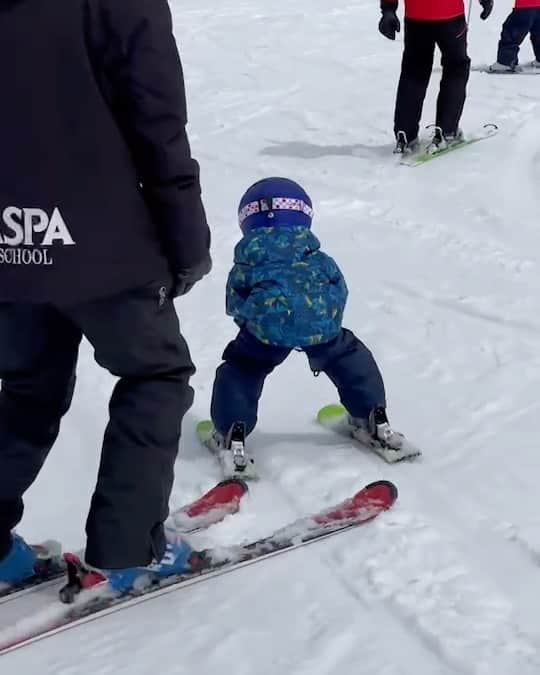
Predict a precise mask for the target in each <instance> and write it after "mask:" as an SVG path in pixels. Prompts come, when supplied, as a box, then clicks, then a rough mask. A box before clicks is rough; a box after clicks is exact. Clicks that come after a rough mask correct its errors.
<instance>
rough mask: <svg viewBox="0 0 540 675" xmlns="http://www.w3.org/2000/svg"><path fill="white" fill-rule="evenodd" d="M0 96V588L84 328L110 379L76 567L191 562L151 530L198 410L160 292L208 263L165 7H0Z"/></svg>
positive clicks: (185, 283) (111, 575)
mask: <svg viewBox="0 0 540 675" xmlns="http://www.w3.org/2000/svg"><path fill="white" fill-rule="evenodd" d="M24 45H26V46H27V48H23V46H24ZM15 55H16V56H15ZM15 58H16V66H14V59H15ZM0 89H1V91H2V95H3V97H4V104H3V105H2V106H0V147H1V148H2V156H3V158H4V161H3V162H2V165H1V167H0V378H1V380H2V391H1V393H0V583H6V584H17V583H19V582H21V581H23V580H25V579H27V578H29V577H32V576H33V575H34V571H35V566H36V564H37V561H36V552H35V550H34V548H32V547H31V546H29V545H28V544H27V543H26V542H25V541H24V539H22V538H21V537H20V536H18V535H15V534H13V528H14V527H15V526H16V525H17V524H18V523H19V521H20V520H21V518H22V513H23V500H22V498H23V495H24V493H25V492H26V490H27V489H28V488H29V487H30V485H31V484H32V483H33V482H34V480H35V479H36V477H37V475H38V473H39V471H40V470H41V467H42V465H43V462H44V461H45V459H46V458H47V455H48V453H49V451H50V450H51V448H52V446H53V444H54V442H55V440H56V437H57V435H58V433H59V429H60V421H61V418H62V416H63V415H64V414H65V413H66V412H67V410H68V409H69V407H70V404H71V399H72V396H73V390H74V385H75V370H76V365H77V353H78V349H79V344H80V342H81V339H82V337H83V335H84V336H85V337H86V338H87V339H88V341H89V342H90V343H91V344H92V347H93V348H94V350H95V357H96V360H97V361H98V362H99V364H100V365H101V366H103V367H104V368H106V369H108V370H109V371H110V372H111V373H112V374H114V375H115V376H117V377H118V378H119V380H118V383H117V384H116V387H115V389H114V393H113V396H112V399H111V403H110V408H109V411H110V421H109V424H108V426H107V430H106V433H105V437H104V441H103V447H102V454H101V463H100V468H99V474H98V480H97V485H96V489H95V492H94V495H93V498H92V503H91V506H90V512H89V515H88V519H87V523H86V533H87V546H86V561H87V562H88V563H89V564H90V565H92V566H94V567H96V568H99V569H101V570H104V571H105V577H106V578H108V579H109V580H110V583H111V585H112V586H113V587H114V588H117V589H125V588H129V587H130V585H131V584H132V583H133V582H134V580H135V579H136V578H137V577H138V576H141V575H148V574H149V573H150V572H149V570H148V568H147V566H148V565H150V564H152V567H151V574H152V575H157V576H165V575H168V574H172V573H176V572H179V571H182V570H183V569H185V566H186V560H187V558H188V556H189V554H190V548H189V546H188V544H186V543H185V542H184V541H183V540H180V539H179V538H177V537H176V536H175V534H174V533H172V535H171V536H170V537H167V536H166V532H165V527H164V521H165V519H166V518H167V515H168V499H169V495H170V491H171V487H172V483H173V477H174V476H173V470H174V463H175V460H176V456H177V453H178V441H179V438H180V429H181V422H182V417H183V415H184V413H185V412H186V411H187V410H188V409H189V407H190V406H191V404H192V401H193V390H192V388H191V387H190V386H189V380H190V377H191V375H192V374H193V372H194V366H193V363H192V362H191V358H190V354H189V350H188V347H187V345H186V343H185V341H184V339H183V337H182V335H181V333H180V330H179V325H178V317H177V315H176V312H175V308H174V304H173V297H174V296H178V295H183V294H184V293H186V292H188V291H189V289H190V288H191V287H192V286H193V285H194V284H195V283H197V282H198V281H199V280H200V279H201V278H202V277H203V276H204V275H205V274H207V273H208V272H209V271H210V267H211V261H210V255H209V245H210V233H209V229H208V225H207V223H206V217H205V214H204V209H203V205H202V201H201V194H200V192H201V190H200V184H199V171H198V165H197V163H196V162H195V161H194V160H193V159H192V157H191V153H190V148H189V143H188V138H187V135H186V130H185V125H186V102H185V92H184V84H183V78H182V70H181V65H180V61H179V57H178V51H177V48H176V43H175V40H174V37H173V33H172V21H171V14H170V10H169V7H168V4H167V1H166V0H152V1H151V2H149V1H148V0H131V1H130V2H117V1H116V0H80V1H78V2H73V0H56V1H55V2H53V3H51V2H49V1H48V0H33V1H32V2H27V1H24V0H10V1H9V2H2V3H1V7H0ZM7 101H9V104H8V105H7V104H6V102H7ZM30 102H33V103H30ZM72 479H73V477H71V476H65V480H66V481H70V480H72ZM59 490H61V485H60V484H59V485H57V486H56V490H55V491H59ZM68 508H69V505H67V504H66V509H68Z"/></svg>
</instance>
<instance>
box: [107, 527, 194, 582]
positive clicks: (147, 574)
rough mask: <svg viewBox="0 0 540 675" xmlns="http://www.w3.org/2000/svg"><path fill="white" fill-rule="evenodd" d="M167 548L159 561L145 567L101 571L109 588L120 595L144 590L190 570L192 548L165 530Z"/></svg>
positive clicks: (173, 533) (171, 531) (182, 539)
mask: <svg viewBox="0 0 540 675" xmlns="http://www.w3.org/2000/svg"><path fill="white" fill-rule="evenodd" d="M166 537H167V547H166V549H165V555H164V556H163V558H162V559H161V560H160V561H155V562H152V563H151V564H150V565H148V566H147V567H126V568H124V569H118V570H103V574H104V576H105V577H106V579H107V581H108V582H109V586H110V587H111V588H112V589H113V590H115V591H118V592H120V593H125V592H128V591H131V590H136V589H137V588H144V587H145V586H147V585H148V584H149V583H151V582H152V581H155V580H156V579H158V580H159V579H162V578H166V577H170V576H173V575H175V574H182V573H184V572H188V571H189V570H190V569H191V566H190V558H191V556H192V553H193V548H192V547H191V546H190V545H189V544H188V543H187V541H186V540H185V539H184V538H183V537H181V536H180V535H179V534H178V532H176V530H174V529H171V528H167V529H166Z"/></svg>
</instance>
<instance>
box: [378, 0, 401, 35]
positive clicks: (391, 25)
mask: <svg viewBox="0 0 540 675" xmlns="http://www.w3.org/2000/svg"><path fill="white" fill-rule="evenodd" d="M381 10H382V17H381V20H380V21H379V32H380V33H382V34H383V35H384V37H385V38H388V39H389V40H395V39H396V33H399V31H400V30H401V24H400V23H399V19H398V15H397V13H396V11H397V2H396V3H386V2H384V0H383V2H381Z"/></svg>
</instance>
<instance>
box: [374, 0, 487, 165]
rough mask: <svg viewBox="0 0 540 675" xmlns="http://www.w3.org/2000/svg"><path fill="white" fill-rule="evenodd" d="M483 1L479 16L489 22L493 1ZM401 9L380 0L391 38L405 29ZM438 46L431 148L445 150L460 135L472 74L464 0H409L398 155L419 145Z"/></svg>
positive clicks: (396, 128)
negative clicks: (438, 82)
mask: <svg viewBox="0 0 540 675" xmlns="http://www.w3.org/2000/svg"><path fill="white" fill-rule="evenodd" d="M470 1H472V0H470ZM480 4H481V5H482V13H481V15H480V18H481V19H482V20H485V19H487V18H488V16H489V15H490V14H491V11H492V9H493V0H480ZM397 9H398V0H381V11H382V17H381V20H380V22H379V31H380V32H381V33H382V34H383V35H384V36H385V37H386V38H388V39H389V40H395V39H396V33H399V31H400V28H401V25H400V21H399V18H398V16H397ZM436 45H437V46H438V47H439V49H440V51H441V54H442V60H441V64H442V80H441V87H440V92H439V98H438V100H437V114H436V118H435V133H434V136H433V139H432V142H431V144H430V146H429V148H428V151H434V152H435V151H437V150H442V149H444V148H446V147H447V146H448V144H451V143H453V142H456V141H459V140H460V139H461V138H462V134H461V130H460V129H459V121H460V119H461V115H462V112H463V106H464V104H465V96H466V89H467V82H468V79H469V72H470V59H469V56H468V54H467V20H466V18H465V5H464V0H405V50H404V53H403V62H402V66H401V78H400V80H399V87H398V92H397V100H396V110H395V117H394V133H395V136H396V152H398V153H403V152H408V151H413V150H415V149H416V147H417V146H418V131H419V125H420V118H421V116H422V107H423V104H424V98H425V96H426V91H427V87H428V84H429V80H430V77H431V72H432V69H433V58H434V54H435V46H436Z"/></svg>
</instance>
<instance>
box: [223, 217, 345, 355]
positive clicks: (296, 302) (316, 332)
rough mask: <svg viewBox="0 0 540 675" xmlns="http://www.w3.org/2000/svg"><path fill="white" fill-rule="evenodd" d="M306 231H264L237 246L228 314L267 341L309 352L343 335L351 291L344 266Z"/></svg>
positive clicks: (303, 229) (229, 293) (230, 282)
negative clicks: (309, 347) (308, 350)
mask: <svg viewBox="0 0 540 675" xmlns="http://www.w3.org/2000/svg"><path fill="white" fill-rule="evenodd" d="M320 246H321V245H320V242H319V240H318V239H317V237H316V236H315V235H314V234H313V233H312V232H311V231H310V230H309V229H307V228H304V227H265V228H257V229H255V230H252V231H251V232H248V233H247V234H246V235H245V236H244V237H243V238H242V239H241V241H240V242H239V243H238V244H237V245H236V248H235V251H234V262H235V264H234V267H233V268H232V270H231V272H230V274H229V279H228V282H227V314H229V315H230V316H232V317H234V320H235V321H236V323H237V324H238V325H239V326H242V327H245V328H246V329H247V330H248V331H249V332H250V333H252V334H253V335H254V336H255V337H257V338H258V339H259V340H261V341H262V342H265V343H267V344H272V345H279V346H281V347H307V346H310V345H316V344H321V343H324V342H329V341H330V340H332V339H333V338H335V337H336V335H337V334H338V333H339V331H340V330H341V322H342V319H343V310H344V308H345V303H346V301H347V293H348V292H347V286H346V284H345V280H344V278H343V275H342V274H341V271H340V270H339V267H338V266H337V265H336V263H335V262H334V260H333V259H332V258H330V256H328V255H326V254H325V253H323V252H322V251H321V250H320Z"/></svg>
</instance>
